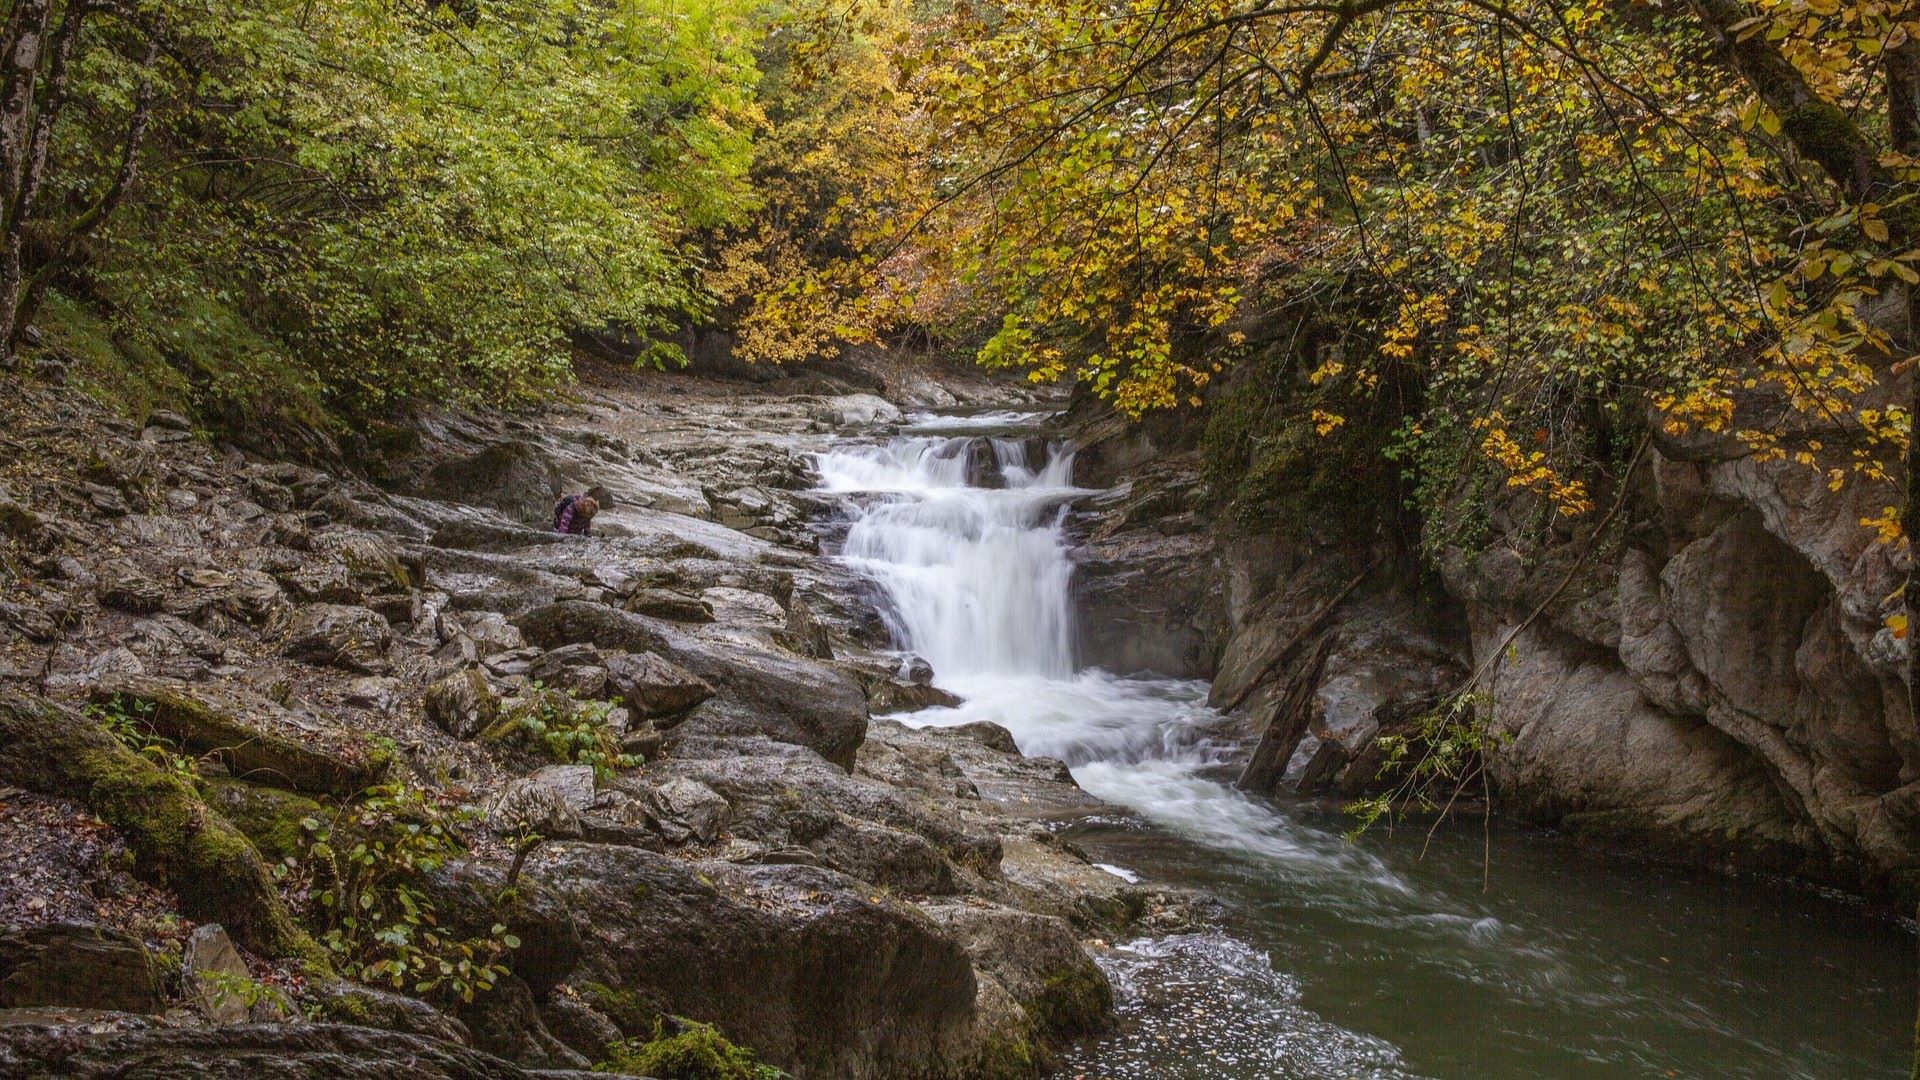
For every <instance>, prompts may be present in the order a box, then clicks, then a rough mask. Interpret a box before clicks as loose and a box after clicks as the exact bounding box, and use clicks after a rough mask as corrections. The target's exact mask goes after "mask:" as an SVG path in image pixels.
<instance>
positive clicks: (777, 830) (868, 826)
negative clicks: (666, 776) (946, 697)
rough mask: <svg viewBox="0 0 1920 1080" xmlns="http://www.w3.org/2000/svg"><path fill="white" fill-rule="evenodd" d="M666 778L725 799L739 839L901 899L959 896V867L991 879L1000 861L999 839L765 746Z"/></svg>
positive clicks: (860, 779) (886, 789) (805, 756)
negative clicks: (801, 857) (804, 856)
mask: <svg viewBox="0 0 1920 1080" xmlns="http://www.w3.org/2000/svg"><path fill="white" fill-rule="evenodd" d="M690 749H693V748H690ZM663 771H665V772H667V773H670V774H671V775H673V776H674V777H677V778H679V779H681V780H683V781H684V780H688V779H693V780H698V781H699V782H700V783H702V784H704V785H706V786H707V787H708V788H711V789H712V790H714V791H716V792H718V793H719V794H720V795H721V796H722V797H724V798H725V799H726V800H727V801H728V802H729V803H730V804H731V805H732V813H731V821H730V823H729V826H728V827H729V829H730V830H731V832H732V834H733V835H734V836H735V837H737V838H740V839H745V840H750V841H753V842H755V843H757V844H761V845H764V846H765V847H767V848H770V849H776V850H777V849H792V848H801V849H805V850H806V851H808V852H810V853H811V854H812V855H813V857H814V859H815V860H817V861H818V862H819V863H820V864H821V865H824V866H828V867H831V868H832V869H835V870H839V871H840V872H842V873H844V874H847V875H849V876H852V877H856V878H859V879H860V880H862V881H867V882H870V883H872V884H875V885H884V886H887V887H889V888H892V889H895V890H898V891H900V892H904V893H915V894H926V893H931V894H944V893H951V892H953V891H954V890H955V889H956V888H957V887H958V881H959V875H958V874H957V873H956V871H955V869H954V864H959V865H962V866H966V867H970V868H972V869H973V870H975V871H977V872H980V873H988V874H990V873H992V872H994V868H995V867H996V866H997V864H998V863H999V861H1000V839H999V837H998V836H996V835H994V834H993V833H990V832H985V831H976V830H973V829H969V828H967V827H965V826H964V825H962V824H959V823H957V822H956V821H955V819H954V818H953V817H952V816H951V815H949V814H944V813H940V812H938V811H937V810H930V809H929V808H928V807H927V806H926V804H925V800H922V799H915V798H913V797H911V796H909V795H907V794H906V793H904V792H902V791H901V790H899V789H898V788H895V787H892V786H891V785H888V784H885V783H881V782H879V781H876V780H871V779H868V778H866V777H864V776H849V775H848V774H846V773H844V772H842V771H841V770H839V769H837V768H835V767H833V766H832V765H829V764H828V763H827V762H825V761H822V760H821V759H820V758H819V757H818V756H816V755H814V754H811V753H808V752H806V751H804V750H787V748H785V747H778V746H774V745H771V744H764V749H763V751H762V752H759V753H745V754H743V753H737V752H719V753H715V754H714V755H712V756H709V757H691V758H677V759H674V760H671V761H669V762H668V763H667V764H666V765H665V766H664V770H663Z"/></svg>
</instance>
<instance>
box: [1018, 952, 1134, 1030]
mask: <svg viewBox="0 0 1920 1080" xmlns="http://www.w3.org/2000/svg"><path fill="white" fill-rule="evenodd" d="M1023 1005H1024V1007H1025V1008H1026V1010H1027V1016H1028V1017H1029V1018H1031V1019H1032V1020H1033V1024H1034V1029H1035V1030H1036V1031H1038V1032H1040V1033H1041V1034H1042V1035H1044V1036H1046V1037H1048V1038H1052V1039H1063V1038H1074V1037H1076V1036H1080V1035H1088V1034H1092V1033H1094V1032H1097V1031H1103V1030H1105V1029H1106V1028H1107V1027H1108V1026H1109V1025H1110V1024H1111V1023H1112V1022H1113V987H1112V985H1111V984H1109V983H1108V982H1107V978H1106V976H1105V975H1102V974H1101V973H1100V969H1099V968H1097V967H1094V966H1093V964H1091V963H1086V964H1082V965H1080V966H1076V967H1073V968H1070V969H1068V970H1066V971H1062V972H1058V973H1056V974H1054V975H1051V976H1048V977H1047V979H1046V981H1045V982H1044V983H1043V984H1042V985H1041V989H1040V993H1039V994H1038V995H1036V996H1035V997H1034V999H1033V1000H1031V1001H1028V1002H1024V1003H1023Z"/></svg>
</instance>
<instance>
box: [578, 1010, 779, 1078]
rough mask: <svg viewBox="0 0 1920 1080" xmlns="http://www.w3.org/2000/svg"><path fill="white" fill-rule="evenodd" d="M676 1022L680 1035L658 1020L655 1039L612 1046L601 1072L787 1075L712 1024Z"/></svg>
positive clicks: (679, 1075) (665, 1075)
mask: <svg viewBox="0 0 1920 1080" xmlns="http://www.w3.org/2000/svg"><path fill="white" fill-rule="evenodd" d="M675 1023H676V1024H677V1025H678V1026H679V1028H680V1030H679V1031H678V1032H677V1033H676V1034H673V1035H668V1034H666V1033H665V1025H664V1024H663V1023H662V1022H661V1021H655V1022H654V1026H653V1038H652V1039H650V1040H648V1041H646V1042H636V1041H635V1040H632V1039H628V1040H625V1041H623V1042H617V1043H614V1044H613V1045H612V1046H609V1047H608V1048H607V1060H606V1062H605V1063H604V1064H602V1065H600V1066H598V1071H601V1072H623V1073H634V1074H636V1075H639V1076H651V1077H655V1078H656V1080H781V1078H782V1077H785V1076H786V1075H787V1074H786V1073H783V1072H781V1071H780V1070H779V1069H776V1068H774V1067H773V1066H771V1065H763V1064H761V1063H760V1062H759V1060H758V1059H756V1058H755V1057H754V1055H753V1051H751V1050H748V1049H747V1048H745V1047H743V1046H735V1045H734V1044H733V1043H731V1042H728V1041H727V1039H726V1037H725V1036H723V1035H721V1034H720V1032H719V1031H718V1030H716V1029H715V1028H714V1027H713V1026H712V1025H711V1024H700V1023H695V1022H694V1021H691V1020H681V1019H677V1018H676V1020H675Z"/></svg>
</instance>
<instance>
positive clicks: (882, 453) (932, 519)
mask: <svg viewBox="0 0 1920 1080" xmlns="http://www.w3.org/2000/svg"><path fill="white" fill-rule="evenodd" d="M985 446H986V447H987V448H990V450H991V452H992V454H993V456H994V458H995V462H996V465H997V466H998V469H999V473H1000V475H1001V477H1002V478H1003V479H1004V482H1005V485H1006V486H1005V487H1001V488H985V487H973V486H970V485H969V483H968V480H969V473H970V472H971V471H972V468H973V465H974V462H973V456H972V455H973V453H974V452H975V451H976V450H977V449H979V448H980V443H979V441H978V440H975V439H970V438H965V437H947V438H940V437H926V436H902V437H901V438H897V439H895V440H893V441H892V442H890V443H888V444H887V445H885V446H859V447H849V448H847V449H845V450H841V451H837V452H834V453H830V454H826V455H823V456H822V457H821V458H820V461H819V467H820V474H821V478H822V482H823V486H824V487H825V488H826V489H827V490H829V491H838V492H863V493H868V494H869V495H870V496H871V498H870V499H869V501H868V502H866V504H865V505H864V507H863V508H862V509H861V511H860V513H859V516H858V517H857V518H856V520H855V521H854V524H853V527H852V529H851V530H850V531H849V532H848V534H847V539H846V544H845V547H844V549H843V550H842V553H841V554H842V556H843V557H844V558H845V559H846V560H847V561H849V562H850V563H852V564H853V565H855V566H857V567H859V568H860V569H861V570H862V571H864V572H866V573H867V574H869V575H871V576H872V577H873V578H874V579H876V580H877V581H879V582H880V584H881V585H882V586H883V587H884V588H885V589H886V591H887V595H888V598H889V600H890V601H891V606H890V608H889V609H888V612H887V615H888V618H889V619H890V620H891V621H892V630H893V632H894V635H895V637H897V638H898V639H899V640H900V641H901V642H902V643H904V644H906V645H907V646H908V647H910V648H912V649H913V650H914V651H915V652H917V653H919V654H920V655H921V656H923V657H925V658H926V660H927V662H928V663H930V664H932V665H933V668H934V670H935V671H936V672H939V673H940V674H942V675H943V676H946V677H948V678H954V679H967V678H977V677H982V676H991V675H1040V676H1048V677H1053V678H1061V677H1065V676H1067V675H1069V674H1070V673H1071V672H1072V670H1073V617H1072V608H1071V606H1070V604H1069V602H1068V595H1067V587H1068V585H1069V583H1070V581H1071V578H1072V576H1073V566H1072V564H1071V563H1070V562H1069V561H1068V559H1067V551H1066V544H1065V542H1064V540H1063V539H1062V537H1061V535H1060V519H1061V515H1062V512H1063V507H1064V504H1065V501H1066V500H1067V499H1068V498H1070V497H1071V496H1073V495H1074V494H1076V492H1075V491H1074V489H1073V488H1072V486H1071V484H1070V483H1069V478H1070V477H1071V475H1072V470H1073V456H1072V454H1071V453H1070V452H1058V453H1054V454H1052V455H1050V456H1049V458H1048V460H1047V461H1045V462H1044V463H1042V464H1041V465H1040V467H1039V468H1037V469H1036V468H1032V467H1030V466H1029V465H1028V463H1027V451H1026V446H1025V444H1024V442H1022V441H1021V440H1016V439H989V440H987V441H986V442H985Z"/></svg>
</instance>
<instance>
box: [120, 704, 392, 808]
mask: <svg viewBox="0 0 1920 1080" xmlns="http://www.w3.org/2000/svg"><path fill="white" fill-rule="evenodd" d="M93 701H94V704H95V705H96V707H99V708H104V709H113V710H119V711H121V712H122V713H124V714H125V715H127V716H128V717H129V718H130V719H132V720H134V721H136V722H138V723H139V724H141V725H143V726H145V727H146V728H148V729H150V730H151V731H152V732H153V734H155V735H159V736H161V737H163V738H166V739H170V740H172V741H173V742H174V743H175V744H176V745H178V746H179V747H181V748H182V749H184V750H187V751H190V752H192V753H195V754H213V755H216V756H217V757H219V758H220V760H221V761H222V762H223V763H225V765H226V766H227V769H228V771H230V772H232V773H233V775H235V776H238V777H242V778H244V779H247V780H252V781H256V782H258V783H263V784H272V785H274V786H276V787H284V788H290V789H292V790H295V791H308V792H319V793H324V794H329V795H338V796H342V797H345V796H350V795H353V794H354V793H356V792H358V791H361V790H364V789H365V788H368V787H370V786H372V785H373V784H375V783H378V782H379V780H380V777H381V776H382V775H383V774H384V773H385V772H386V770H387V768H388V766H389V765H390V764H391V759H390V758H389V757H388V756H387V755H385V754H382V753H380V752H378V751H377V750H375V749H374V748H373V747H370V746H362V745H357V744H353V743H345V744H343V745H341V746H338V747H331V748H329V747H321V746H312V745H309V744H307V743H303V742H296V741H295V740H293V739H291V738H289V737H287V736H285V735H281V734H277V733H276V732H275V731H274V728H276V727H280V728H282V729H283V730H285V729H286V728H287V727H290V726H291V724H290V722H281V721H278V720H277V717H278V716H279V714H281V713H283V712H284V711H285V710H283V709H281V707H280V706H279V705H276V704H274V703H273V702H271V701H268V700H267V699H265V698H262V697H259V696H257V695H255V694H251V693H247V692H245V691H242V690H238V689H233V688H217V687H210V686H203V685H198V684H193V683H184V682H180V681H178V680H175V679H162V678H156V677H154V676H150V675H109V676H106V677H104V678H102V679H101V680H100V682H99V684H98V685H96V686H95V687H94V690H93Z"/></svg>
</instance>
